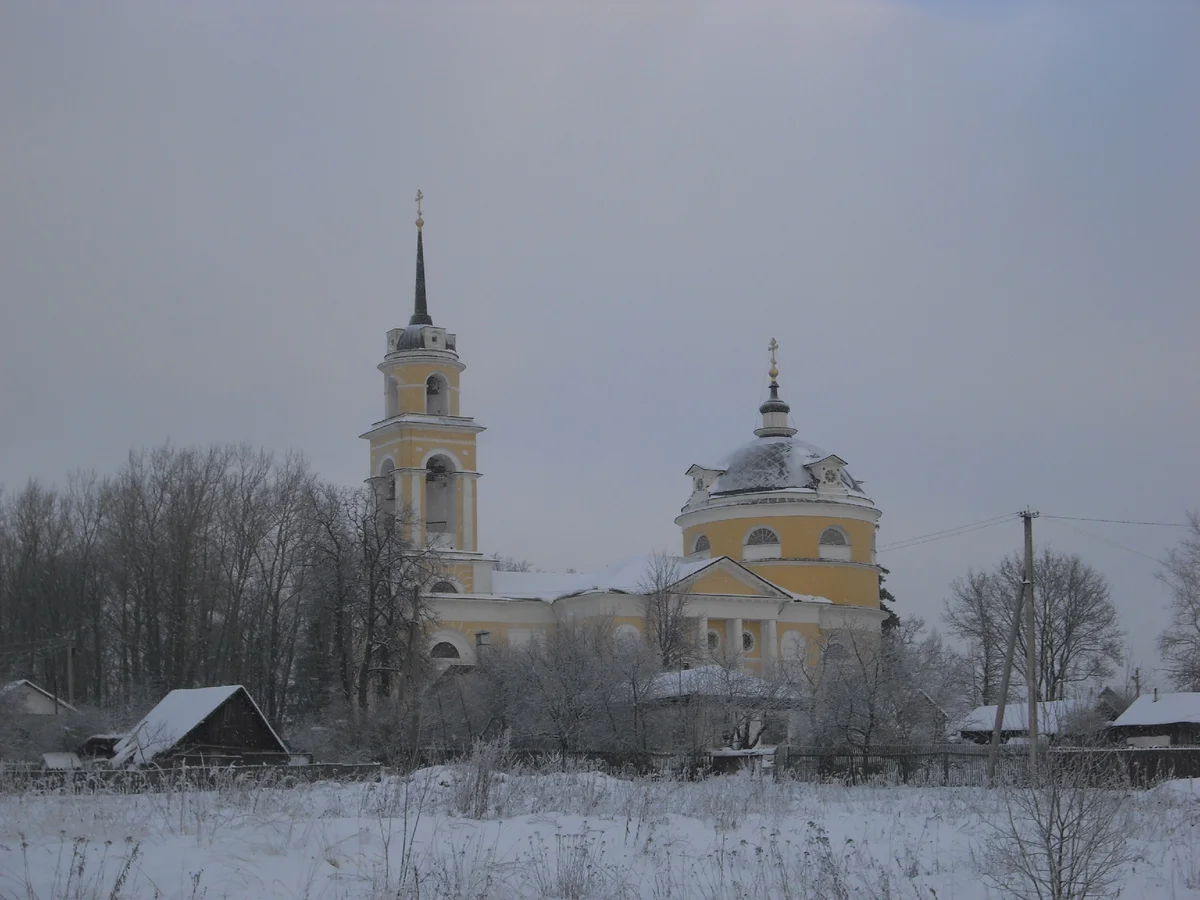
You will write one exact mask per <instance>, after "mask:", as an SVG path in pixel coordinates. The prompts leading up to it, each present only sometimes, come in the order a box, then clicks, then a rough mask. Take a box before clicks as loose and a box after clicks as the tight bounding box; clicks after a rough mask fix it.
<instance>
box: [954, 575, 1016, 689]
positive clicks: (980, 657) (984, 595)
mask: <svg viewBox="0 0 1200 900" xmlns="http://www.w3.org/2000/svg"><path fill="white" fill-rule="evenodd" d="M996 590H997V588H996V583H995V578H994V577H993V575H992V574H991V573H988V572H976V571H974V570H971V571H969V572H967V574H966V575H965V576H963V577H962V578H956V579H955V580H954V582H953V583H952V584H951V585H950V593H951V599H949V600H947V601H946V610H945V615H944V618H945V622H946V628H947V629H948V630H949V631H950V633H951V634H953V635H954V636H955V637H957V638H958V639H959V640H961V641H962V642H963V643H964V644H965V646H966V653H965V654H964V658H965V659H966V660H967V661H968V662H969V668H968V672H969V678H970V686H971V694H972V698H971V699H972V701H973V703H974V704H975V705H976V706H986V705H988V704H989V703H995V702H996V697H997V694H998V692H999V690H1000V677H1001V672H1000V669H1001V667H1002V666H1003V665H1004V634H1003V632H1002V630H1001V625H1000V615H999V609H998V608H997V600H998V598H997V597H996V595H995V594H996Z"/></svg>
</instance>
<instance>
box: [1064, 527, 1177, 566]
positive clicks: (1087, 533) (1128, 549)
mask: <svg viewBox="0 0 1200 900" xmlns="http://www.w3.org/2000/svg"><path fill="white" fill-rule="evenodd" d="M1043 518H1046V519H1067V518H1070V517H1069V516H1043ZM1084 521H1090V520H1084ZM1063 526H1064V527H1066V528H1070V529H1071V530H1072V531H1074V532H1076V533H1077V534H1082V535H1083V536H1084V537H1090V538H1092V539H1094V540H1097V541H1101V542H1103V543H1105V544H1108V545H1109V546H1110V547H1116V548H1117V549H1118V550H1124V551H1125V552H1126V553H1132V554H1134V555H1135V556H1141V557H1143V558H1145V559H1148V560H1150V562H1153V563H1158V564H1159V565H1160V566H1164V567H1165V566H1166V565H1167V564H1166V563H1165V562H1163V561H1162V560H1161V559H1159V558H1158V557H1157V556H1151V555H1150V554H1149V553H1143V552H1142V551H1141V550H1134V549H1133V548H1132V547H1126V546H1125V545H1124V544H1118V543H1117V542H1116V541H1114V540H1110V539H1109V538H1106V537H1101V536H1100V535H1098V534H1092V533H1091V532H1090V531H1085V530H1084V529H1082V528H1080V527H1078V526H1077V525H1070V524H1067V523H1066V522H1063Z"/></svg>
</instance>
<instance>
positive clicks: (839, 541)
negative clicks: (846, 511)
mask: <svg viewBox="0 0 1200 900" xmlns="http://www.w3.org/2000/svg"><path fill="white" fill-rule="evenodd" d="M821 559H840V560H849V559H850V537H849V535H847V534H846V532H845V531H843V530H842V529H841V528H838V527H837V526H836V525H831V526H830V527H828V528H826V529H825V530H824V531H822V532H821Z"/></svg>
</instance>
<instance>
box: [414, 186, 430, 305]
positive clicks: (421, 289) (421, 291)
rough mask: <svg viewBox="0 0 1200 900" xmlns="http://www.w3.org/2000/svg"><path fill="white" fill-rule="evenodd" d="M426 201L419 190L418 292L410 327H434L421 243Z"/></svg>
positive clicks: (423, 249) (423, 250)
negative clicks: (423, 208)
mask: <svg viewBox="0 0 1200 900" xmlns="http://www.w3.org/2000/svg"><path fill="white" fill-rule="evenodd" d="M423 199H425V195H424V194H422V193H421V192H420V191H419V190H418V191H417V291H416V299H415V300H414V302H413V314H412V318H410V319H409V320H408V324H409V325H432V324H433V319H432V318H430V316H429V306H428V304H427V303H426V301H425V247H424V245H423V244H422V242H421V229H422V228H424V227H425V220H424V219H422V218H421V201H422V200H423Z"/></svg>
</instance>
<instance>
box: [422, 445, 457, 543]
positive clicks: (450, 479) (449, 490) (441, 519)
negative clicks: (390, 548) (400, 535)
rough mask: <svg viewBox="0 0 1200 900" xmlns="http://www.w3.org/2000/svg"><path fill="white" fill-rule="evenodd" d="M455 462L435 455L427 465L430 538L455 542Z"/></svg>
mask: <svg viewBox="0 0 1200 900" xmlns="http://www.w3.org/2000/svg"><path fill="white" fill-rule="evenodd" d="M454 483H455V481H454V463H452V462H451V461H450V460H449V459H447V458H446V457H445V456H434V457H433V458H431V459H430V460H429V462H428V463H427V464H426V466H425V533H426V537H427V539H428V540H430V541H432V540H433V539H434V538H441V539H442V540H441V543H442V544H443V545H446V544H447V542H448V544H449V546H451V547H452V546H453V544H454V534H455V532H456V531H457V522H456V521H455V502H454V500H455V496H454Z"/></svg>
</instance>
